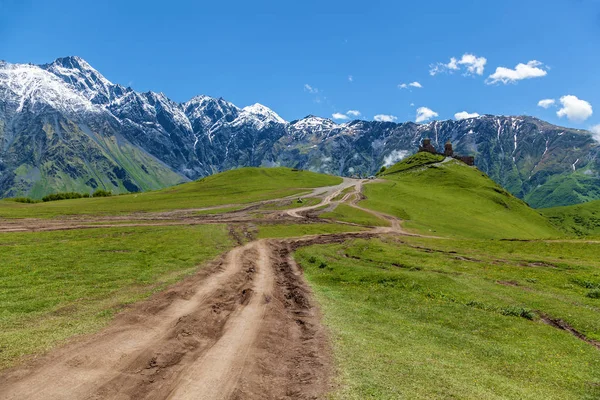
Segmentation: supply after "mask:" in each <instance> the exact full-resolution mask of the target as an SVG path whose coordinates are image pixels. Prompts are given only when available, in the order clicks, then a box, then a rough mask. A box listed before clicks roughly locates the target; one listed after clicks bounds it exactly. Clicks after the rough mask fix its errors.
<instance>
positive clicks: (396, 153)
mask: <svg viewBox="0 0 600 400" xmlns="http://www.w3.org/2000/svg"><path fill="white" fill-rule="evenodd" d="M407 155H408V151H406V150H392V152H391V153H390V154H388V155H387V156H385V157H384V158H383V165H385V166H386V167H389V166H390V165H394V164H396V163H397V162H398V161H400V160H402V159H403V158H404V157H406V156H407Z"/></svg>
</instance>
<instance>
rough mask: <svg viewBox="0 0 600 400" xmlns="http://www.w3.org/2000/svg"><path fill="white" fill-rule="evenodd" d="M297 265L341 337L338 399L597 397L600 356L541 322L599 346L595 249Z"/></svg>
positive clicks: (508, 248) (483, 250) (387, 248)
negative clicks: (546, 318) (562, 326)
mask: <svg viewBox="0 0 600 400" xmlns="http://www.w3.org/2000/svg"><path fill="white" fill-rule="evenodd" d="M296 258H297V260H298V261H299V262H300V263H301V265H302V267H303V269H304V271H305V274H306V276H307V278H308V280H309V281H310V283H311V285H312V287H313V289H314V291H315V293H316V295H317V299H318V300H319V302H320V304H321V307H322V311H323V312H324V318H325V323H326V325H327V326H328V327H329V329H330V331H331V332H332V336H333V340H334V352H335V356H336V365H337V368H338V377H339V379H338V382H337V389H336V390H335V392H334V394H333V395H332V398H336V399H337V398H339V399H368V398H371V399H398V398H410V399H432V398H440V399H442V398H443V399H450V398H460V399H596V398H599V397H600V357H599V353H598V352H599V350H598V349H596V348H594V347H593V346H592V345H590V344H588V343H585V342H583V341H582V340H580V339H578V338H575V337H574V336H573V335H571V334H569V333H567V332H565V331H562V330H558V329H556V328H553V327H551V326H548V325H546V324H544V323H543V322H542V321H541V320H540V318H539V315H540V314H541V313H542V312H544V313H547V314H548V315H550V316H552V317H554V318H560V319H563V320H564V321H566V322H568V323H569V324H571V325H572V326H573V327H575V328H576V329H578V330H579V331H581V332H583V333H584V334H586V335H588V336H589V337H591V338H595V339H598V338H600V319H599V318H598V312H599V311H600V300H598V299H594V298H591V297H588V296H587V295H588V293H589V292H590V290H592V289H588V288H586V287H585V286H590V285H600V260H599V259H598V257H597V246H596V247H595V246H594V245H592V244H586V243H578V244H576V245H575V246H570V245H567V244H565V243H544V242H532V243H524V242H500V241H493V242H492V241H470V240H460V241H459V240H432V239H417V238H402V240H401V241H400V240H394V239H386V240H384V241H382V240H370V241H366V240H355V241H352V242H347V243H344V244H339V245H319V246H313V247H310V248H304V249H300V250H298V251H297V252H296ZM536 265H537V266H536ZM542 265H545V266H542Z"/></svg>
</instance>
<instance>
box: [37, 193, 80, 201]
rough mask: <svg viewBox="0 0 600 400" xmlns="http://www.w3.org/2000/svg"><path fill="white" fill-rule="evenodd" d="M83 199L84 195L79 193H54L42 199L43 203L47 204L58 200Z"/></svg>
mask: <svg viewBox="0 0 600 400" xmlns="http://www.w3.org/2000/svg"><path fill="white" fill-rule="evenodd" d="M82 197H84V195H83V194H81V193H77V192H64V193H53V194H49V195H47V196H44V197H42V201H44V202H47V201H57V200H70V199H81V198H82ZM88 197H89V195H88Z"/></svg>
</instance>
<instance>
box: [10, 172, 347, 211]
mask: <svg viewBox="0 0 600 400" xmlns="http://www.w3.org/2000/svg"><path fill="white" fill-rule="evenodd" d="M341 182H342V179H341V178H339V177H335V176H330V175H324V174H317V173H314V172H309V171H295V170H292V169H289V168H240V169H234V170H231V171H227V172H222V173H220V174H216V175H212V176H208V177H206V178H203V179H200V180H198V181H195V182H191V183H184V184H181V185H178V186H173V187H170V188H167V189H163V190H158V191H153V192H141V193H132V194H127V195H121V196H113V197H107V198H104V197H102V198H90V199H75V200H62V201H54V202H48V203H37V204H25V203H17V202H14V201H0V218H31V217H37V218H52V217H56V216H61V215H74V214H95V215H114V214H123V213H133V212H158V211H167V210H175V209H192V208H202V207H210V206H218V205H229V204H246V203H252V202H255V201H262V200H269V199H276V198H281V197H287V196H292V195H296V194H298V193H306V192H307V189H311V188H316V187H320V186H331V185H337V184H339V183H341Z"/></svg>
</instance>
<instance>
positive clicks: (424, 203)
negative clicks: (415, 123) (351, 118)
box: [360, 153, 561, 239]
mask: <svg viewBox="0 0 600 400" xmlns="http://www.w3.org/2000/svg"><path fill="white" fill-rule="evenodd" d="M422 154H423V153H418V154H417V155H414V156H411V157H408V158H407V159H405V160H403V161H402V162H400V163H399V164H397V165H395V166H393V167H392V168H390V170H391V171H395V172H392V173H389V174H387V175H383V178H384V179H383V181H382V182H374V183H369V184H367V185H365V186H364V188H363V192H364V194H365V196H366V197H367V200H365V201H363V202H361V203H360V204H361V205H362V206H364V207H367V208H371V209H374V210H377V211H382V212H385V213H389V214H392V215H395V216H397V217H399V218H402V219H404V220H405V223H404V226H405V227H406V228H409V229H413V230H416V231H418V232H420V233H424V234H429V235H435V236H448V237H450V236H454V237H462V238H476V239H483V238H486V239H499V238H510V239H512V238H520V239H521V238H526V239H531V238H548V237H559V236H561V233H560V232H559V231H558V230H557V229H555V228H554V227H553V226H552V225H551V224H550V223H549V221H548V220H547V219H546V218H545V217H543V216H541V215H540V214H539V213H538V212H537V211H536V210H533V209H531V208H530V207H528V206H527V204H525V203H524V202H523V201H522V200H520V199H517V198H516V197H514V196H513V195H511V194H510V193H508V192H507V191H506V190H505V189H503V188H502V187H501V186H499V185H498V184H496V183H495V182H494V181H492V180H491V179H489V178H488V177H487V176H486V175H485V174H483V173H482V172H481V171H479V170H478V169H477V168H474V167H469V166H467V165H466V164H464V163H462V162H460V161H457V160H454V159H446V160H445V161H441V162H437V163H432V161H435V160H433V157H432V156H427V157H421V155H422Z"/></svg>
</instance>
